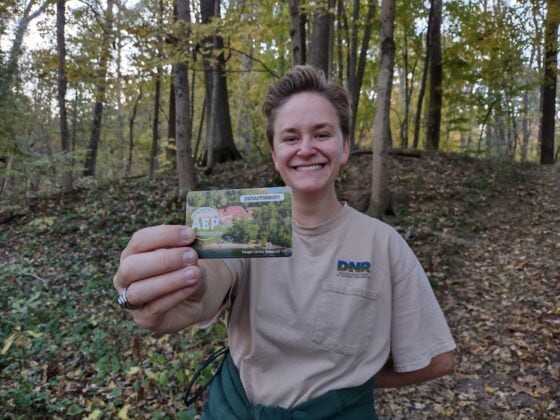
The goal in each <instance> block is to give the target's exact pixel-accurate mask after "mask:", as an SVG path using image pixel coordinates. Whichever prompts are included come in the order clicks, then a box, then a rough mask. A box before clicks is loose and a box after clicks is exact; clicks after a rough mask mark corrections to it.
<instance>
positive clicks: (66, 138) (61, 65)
mask: <svg viewBox="0 0 560 420" xmlns="http://www.w3.org/2000/svg"><path fill="white" fill-rule="evenodd" d="M65 9H66V0H57V2H56V46H57V50H58V51H57V52H58V113H59V120H60V142H61V145H62V153H63V154H64V155H66V156H68V155H69V154H70V133H69V131H68V113H67V111H66V87H67V84H68V80H67V78H66V68H65V67H66V40H65V36H64V29H65V25H66V16H65ZM69 164H70V163H69V162H66V160H65V161H64V170H63V173H64V174H63V188H64V190H65V191H69V190H71V189H72V171H71V170H70V169H69V168H68V165H69Z"/></svg>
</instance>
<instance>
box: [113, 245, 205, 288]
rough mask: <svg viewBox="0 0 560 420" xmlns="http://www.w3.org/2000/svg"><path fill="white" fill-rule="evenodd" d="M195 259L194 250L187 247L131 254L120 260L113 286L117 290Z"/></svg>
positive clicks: (187, 263) (194, 261)
mask: <svg viewBox="0 0 560 420" xmlns="http://www.w3.org/2000/svg"><path fill="white" fill-rule="evenodd" d="M197 261H198V256H197V254H196V251H194V250H193V249H191V248H187V247H181V248H170V249H156V250H154V251H150V252H143V253H140V254H131V255H128V256H127V257H125V258H124V259H122V260H121V264H120V266H119V270H118V271H117V274H116V276H115V288H116V289H117V290H118V289H120V288H123V287H127V286H129V285H130V284H132V283H134V282H138V281H139V280H143V279H148V278H151V277H154V276H160V275H162V274H165V273H171V272H174V271H176V270H179V269H181V268H183V267H187V266H190V265H194V264H196V263H197Z"/></svg>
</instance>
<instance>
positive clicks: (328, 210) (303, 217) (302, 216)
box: [292, 188, 342, 227]
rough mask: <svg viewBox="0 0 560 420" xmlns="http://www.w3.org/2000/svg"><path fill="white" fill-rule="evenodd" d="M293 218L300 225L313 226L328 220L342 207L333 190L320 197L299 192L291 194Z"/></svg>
mask: <svg viewBox="0 0 560 420" xmlns="http://www.w3.org/2000/svg"><path fill="white" fill-rule="evenodd" d="M292 208H293V218H294V220H295V222H296V223H297V224H298V225H300V226H305V227H313V226H317V225H320V224H321V223H324V222H326V221H327V220H330V219H331V218H332V217H334V216H335V215H336V214H337V213H338V211H339V210H340V209H341V208H342V204H341V203H340V202H339V201H338V199H337V197H336V192H335V191H334V188H333V190H332V191H331V192H330V193H329V194H324V195H322V196H320V197H317V196H313V195H308V194H301V196H298V195H297V194H294V196H293V207H292Z"/></svg>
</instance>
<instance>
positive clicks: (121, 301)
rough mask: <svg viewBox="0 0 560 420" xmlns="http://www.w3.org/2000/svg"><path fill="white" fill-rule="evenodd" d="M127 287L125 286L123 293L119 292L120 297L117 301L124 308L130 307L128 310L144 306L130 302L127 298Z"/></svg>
mask: <svg viewBox="0 0 560 420" xmlns="http://www.w3.org/2000/svg"><path fill="white" fill-rule="evenodd" d="M126 289H127V288H126V287H125V288H123V289H122V290H121V293H119V297H118V299H117V302H118V303H119V306H120V307H121V308H123V309H128V310H131V311H132V310H134V309H140V308H141V307H142V306H144V305H134V304H132V303H130V302H129V301H128V299H127V298H126Z"/></svg>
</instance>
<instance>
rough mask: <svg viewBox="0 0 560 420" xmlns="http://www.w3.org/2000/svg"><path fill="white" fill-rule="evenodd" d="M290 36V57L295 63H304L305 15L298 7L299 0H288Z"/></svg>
mask: <svg viewBox="0 0 560 420" xmlns="http://www.w3.org/2000/svg"><path fill="white" fill-rule="evenodd" d="M288 3H289V7H290V28H291V29H290V38H291V40H292V58H293V63H294V66H295V65H300V64H305V59H306V57H305V53H306V51H305V26H306V22H307V16H306V15H305V13H302V11H301V10H300V7H299V0H290V1H289V2H288Z"/></svg>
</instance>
